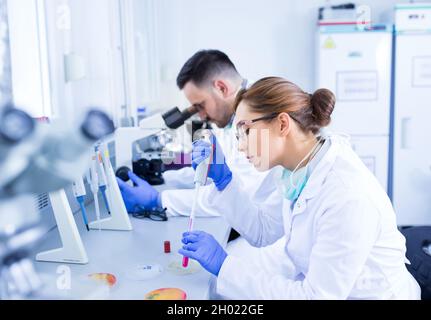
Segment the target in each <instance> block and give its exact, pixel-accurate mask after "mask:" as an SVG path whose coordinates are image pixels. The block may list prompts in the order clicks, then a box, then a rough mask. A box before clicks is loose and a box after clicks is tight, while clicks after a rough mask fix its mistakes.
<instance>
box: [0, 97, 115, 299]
mask: <svg viewBox="0 0 431 320" xmlns="http://www.w3.org/2000/svg"><path fill="white" fill-rule="evenodd" d="M113 132H114V125H113V122H112V121H111V120H110V119H109V117H108V116H107V115H106V114H105V113H103V112H101V111H98V110H96V109H94V110H93V109H92V110H90V111H89V112H88V113H87V114H86V115H85V116H84V117H83V119H82V121H80V125H79V126H78V127H76V126H71V125H66V124H65V123H53V124H51V125H46V124H42V123H38V122H36V121H35V120H34V119H32V118H31V117H30V116H29V115H28V114H27V113H25V112H23V111H21V110H19V109H17V108H15V107H14V106H12V105H6V106H3V107H0V172H1V176H0V299H25V298H32V297H35V295H36V294H37V292H38V291H39V289H40V288H41V286H42V282H41V281H40V279H39V277H38V275H37V273H36V271H35V269H34V266H33V263H32V261H31V259H30V258H29V256H30V255H31V252H32V251H33V249H34V247H35V246H36V245H37V244H38V243H39V242H40V240H41V239H42V238H43V236H44V235H45V234H46V232H47V230H46V228H44V227H43V226H41V225H40V217H39V212H38V210H37V205H36V197H35V195H37V194H41V193H46V192H52V191H56V190H59V189H61V188H64V187H66V186H67V185H69V184H71V183H72V182H73V181H75V180H76V179H77V178H80V177H82V175H83V174H84V172H85V170H87V168H88V167H89V159H90V154H91V152H92V146H93V144H94V143H95V142H96V141H98V140H100V139H102V138H103V137H105V136H107V135H109V134H111V133H113Z"/></svg>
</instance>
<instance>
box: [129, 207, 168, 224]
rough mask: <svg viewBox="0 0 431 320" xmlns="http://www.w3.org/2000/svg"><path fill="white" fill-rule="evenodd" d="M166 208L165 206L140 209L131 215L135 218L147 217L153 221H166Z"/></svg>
mask: <svg viewBox="0 0 431 320" xmlns="http://www.w3.org/2000/svg"><path fill="white" fill-rule="evenodd" d="M166 210H167V209H166V208H163V209H154V210H146V209H140V211H138V212H135V213H133V214H132V216H133V217H134V218H137V219H147V218H148V219H150V220H153V221H168V216H167V215H166Z"/></svg>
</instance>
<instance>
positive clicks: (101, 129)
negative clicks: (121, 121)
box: [81, 110, 115, 141]
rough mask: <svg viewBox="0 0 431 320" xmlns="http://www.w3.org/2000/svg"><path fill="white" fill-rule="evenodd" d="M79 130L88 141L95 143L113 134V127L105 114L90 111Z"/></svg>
mask: <svg viewBox="0 0 431 320" xmlns="http://www.w3.org/2000/svg"><path fill="white" fill-rule="evenodd" d="M81 130H82V132H83V133H84V135H85V136H86V137H87V138H88V139H90V140H93V141H97V140H100V139H102V138H103V137H105V136H107V135H109V134H111V133H113V132H114V131H115V127H114V123H113V122H112V120H111V119H110V118H109V117H108V115H107V114H106V113H104V112H102V111H99V110H91V111H89V112H88V113H87V116H86V118H85V120H84V123H83V124H82V126H81Z"/></svg>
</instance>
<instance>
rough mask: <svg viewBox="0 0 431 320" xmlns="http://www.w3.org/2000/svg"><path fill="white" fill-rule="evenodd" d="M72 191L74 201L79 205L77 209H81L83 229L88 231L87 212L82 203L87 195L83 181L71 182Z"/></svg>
mask: <svg viewBox="0 0 431 320" xmlns="http://www.w3.org/2000/svg"><path fill="white" fill-rule="evenodd" d="M72 189H73V195H74V196H75V198H76V201H78V203H79V207H80V209H81V213H82V219H83V220H84V223H85V227H86V228H87V231H90V228H89V227H88V220H87V212H86V210H85V203H84V202H85V196H86V194H87V193H86V192H85V185H84V180H83V179H82V178H81V179H79V180H77V181H75V182H73V184H72Z"/></svg>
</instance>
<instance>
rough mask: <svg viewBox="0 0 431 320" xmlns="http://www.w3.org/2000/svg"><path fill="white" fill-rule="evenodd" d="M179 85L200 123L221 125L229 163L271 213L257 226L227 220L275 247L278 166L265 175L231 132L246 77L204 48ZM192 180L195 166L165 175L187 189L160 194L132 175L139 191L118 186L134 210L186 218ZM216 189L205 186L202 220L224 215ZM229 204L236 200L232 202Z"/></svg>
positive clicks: (239, 246)
mask: <svg viewBox="0 0 431 320" xmlns="http://www.w3.org/2000/svg"><path fill="white" fill-rule="evenodd" d="M177 85H178V87H179V89H180V90H183V92H184V94H185V96H186V98H187V99H188V100H189V102H190V103H191V104H192V105H193V106H195V107H196V108H197V109H198V110H199V116H200V117H201V119H203V120H207V121H210V122H211V123H213V124H215V125H216V126H217V128H216V129H214V130H213V131H214V134H215V136H216V137H217V140H218V142H219V143H220V145H221V146H222V149H223V150H224V153H225V157H226V163H227V164H228V165H229V167H230V168H231V170H232V171H233V172H235V174H236V176H238V177H239V178H240V179H241V181H242V184H243V185H244V186H245V187H246V188H247V192H248V193H249V194H250V195H251V200H252V201H253V202H254V203H255V204H256V205H258V206H260V207H262V211H264V212H267V213H268V214H266V217H264V218H262V221H263V223H262V221H261V222H260V223H256V221H253V220H252V219H250V217H249V216H247V213H246V212H236V213H234V214H232V213H230V214H229V215H227V216H225V218H226V220H227V221H228V223H229V224H230V225H231V227H232V228H234V229H235V230H236V231H238V232H239V234H240V235H241V236H242V237H243V238H245V239H246V240H247V241H248V243H249V244H251V245H252V246H253V247H262V246H266V245H269V244H272V243H274V242H275V241H277V240H278V239H279V238H280V237H281V236H282V235H283V225H282V223H281V221H282V219H280V212H281V211H282V210H281V207H282V201H280V197H279V196H278V194H277V192H278V191H277V188H276V186H275V183H274V177H276V176H279V175H280V174H281V171H280V170H281V169H280V168H276V169H273V170H271V171H269V172H265V173H261V172H258V171H257V170H255V168H254V167H253V166H252V165H251V164H250V163H249V162H248V161H247V159H246V158H245V157H244V155H242V154H240V153H239V152H238V149H237V146H236V142H235V141H236V139H235V138H234V129H232V128H231V127H232V126H231V124H232V120H233V116H234V109H233V104H234V100H235V97H236V94H237V93H238V92H239V90H241V89H242V88H245V87H246V85H247V81H246V80H244V79H243V78H242V77H241V75H240V74H239V73H238V71H237V70H236V68H235V66H234V64H233V63H232V62H231V60H230V59H229V57H228V56H227V55H226V54H224V53H223V52H220V51H218V50H203V51H199V52H197V53H196V54H194V55H193V56H192V57H191V58H190V59H189V60H188V61H187V62H186V63H185V65H184V66H183V68H182V69H181V71H180V73H179V75H178V78H177ZM193 176H194V171H193V169H192V168H184V169H182V170H178V171H170V172H169V171H168V172H166V173H165V174H164V178H165V181H166V183H167V184H169V185H172V184H173V182H174V181H181V182H182V185H188V186H189V187H190V188H187V189H175V190H165V191H162V192H161V193H159V192H157V191H156V190H155V189H154V188H153V187H151V186H150V185H149V184H148V183H146V182H145V181H143V180H142V179H140V178H138V177H137V176H135V175H133V173H131V174H130V178H131V179H132V180H133V181H134V182H135V183H136V184H137V186H136V187H131V186H129V185H127V184H125V183H121V182H119V183H120V189H121V192H122V195H123V198H124V200H125V203H126V206H127V208H128V211H129V212H132V211H134V210H135V208H137V207H144V208H153V207H164V208H167V212H168V213H169V214H170V215H172V216H180V215H184V216H187V215H190V213H191V207H192V203H193V201H192V200H193V197H194V195H195V193H194V190H193V189H192V187H193ZM212 190H213V189H212V188H211V187H210V186H206V187H203V190H202V191H201V192H200V197H199V199H198V203H197V208H196V215H197V216H219V215H220V214H223V212H222V210H220V209H221V208H222V207H219V204H217V203H210V202H209V199H210V192H211V191H212ZM226 200H227V199H226ZM229 201H232V200H231V198H229ZM257 229H259V230H257ZM251 248H252V247H251V246H248V245H245V244H244V240H243V239H241V238H240V239H238V240H236V241H235V242H232V243H231V245H230V248H229V249H228V250H230V251H235V252H238V251H240V252H241V254H242V255H244V254H246V252H247V251H246V250H252V249H251Z"/></svg>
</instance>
